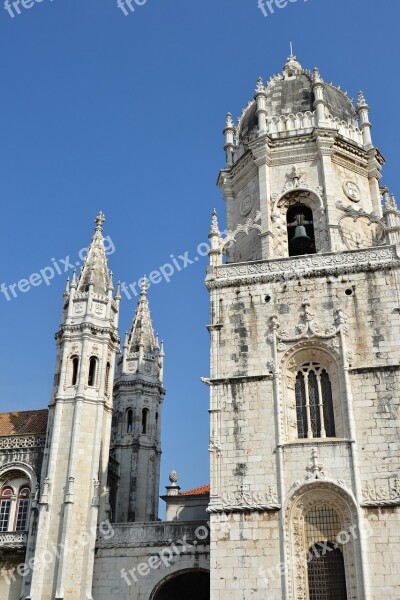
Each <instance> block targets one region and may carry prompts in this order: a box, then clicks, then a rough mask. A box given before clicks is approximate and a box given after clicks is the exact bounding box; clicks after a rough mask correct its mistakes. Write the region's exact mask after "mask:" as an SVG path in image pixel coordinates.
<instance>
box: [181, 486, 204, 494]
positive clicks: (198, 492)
mask: <svg viewBox="0 0 400 600" xmlns="http://www.w3.org/2000/svg"><path fill="white" fill-rule="evenodd" d="M203 494H210V486H209V485H202V486H201V487H198V488H194V489H193V490H188V491H187V492H181V494H180V495H181V496H202V495H203Z"/></svg>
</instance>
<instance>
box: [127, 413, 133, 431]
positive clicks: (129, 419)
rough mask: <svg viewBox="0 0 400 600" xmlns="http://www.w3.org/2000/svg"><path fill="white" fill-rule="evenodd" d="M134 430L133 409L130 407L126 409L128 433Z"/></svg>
mask: <svg viewBox="0 0 400 600" xmlns="http://www.w3.org/2000/svg"><path fill="white" fill-rule="evenodd" d="M132 431H133V410H132V409H131V408H129V409H128V410H127V411H126V433H132Z"/></svg>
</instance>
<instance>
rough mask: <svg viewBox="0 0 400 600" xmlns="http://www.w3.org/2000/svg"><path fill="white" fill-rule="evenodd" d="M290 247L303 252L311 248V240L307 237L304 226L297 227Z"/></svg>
mask: <svg viewBox="0 0 400 600" xmlns="http://www.w3.org/2000/svg"><path fill="white" fill-rule="evenodd" d="M292 246H293V247H294V248H296V249H297V250H305V249H306V248H309V247H310V246H311V238H309V237H308V235H307V232H306V228H305V227H304V225H297V227H296V230H295V232H294V237H293V239H292Z"/></svg>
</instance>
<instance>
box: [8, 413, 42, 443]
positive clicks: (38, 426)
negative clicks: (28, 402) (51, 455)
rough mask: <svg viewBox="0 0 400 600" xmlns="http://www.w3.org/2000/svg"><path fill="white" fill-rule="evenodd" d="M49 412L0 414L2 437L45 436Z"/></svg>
mask: <svg viewBox="0 0 400 600" xmlns="http://www.w3.org/2000/svg"><path fill="white" fill-rule="evenodd" d="M47 417H48V410H47V409H45V410H25V411H21V412H8V413H0V437H7V436H10V435H29V434H36V435H38V434H45V433H46V428H47Z"/></svg>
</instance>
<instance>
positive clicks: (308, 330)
mask: <svg viewBox="0 0 400 600" xmlns="http://www.w3.org/2000/svg"><path fill="white" fill-rule="evenodd" d="M301 306H302V309H303V310H302V311H301V313H300V322H299V324H298V325H297V326H296V331H295V332H294V333H292V334H290V333H289V332H288V331H287V330H286V329H282V328H281V327H280V322H279V319H278V317H277V316H276V315H274V316H272V317H271V321H270V327H271V329H274V330H275V331H276V338H277V340H278V342H279V343H278V346H277V348H278V351H279V352H284V351H285V350H286V344H287V343H292V342H298V341H300V340H302V339H309V338H311V337H315V338H320V339H324V340H328V339H331V338H334V337H336V336H337V334H338V333H339V332H340V330H341V328H342V327H343V328H346V325H345V316H344V314H343V311H342V310H341V309H340V308H339V309H337V311H336V319H335V324H332V325H330V326H329V327H326V328H323V327H321V326H320V325H319V323H317V322H316V321H314V315H313V313H312V312H311V311H310V301H309V299H308V298H305V299H304V300H303V302H302V304H301Z"/></svg>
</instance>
